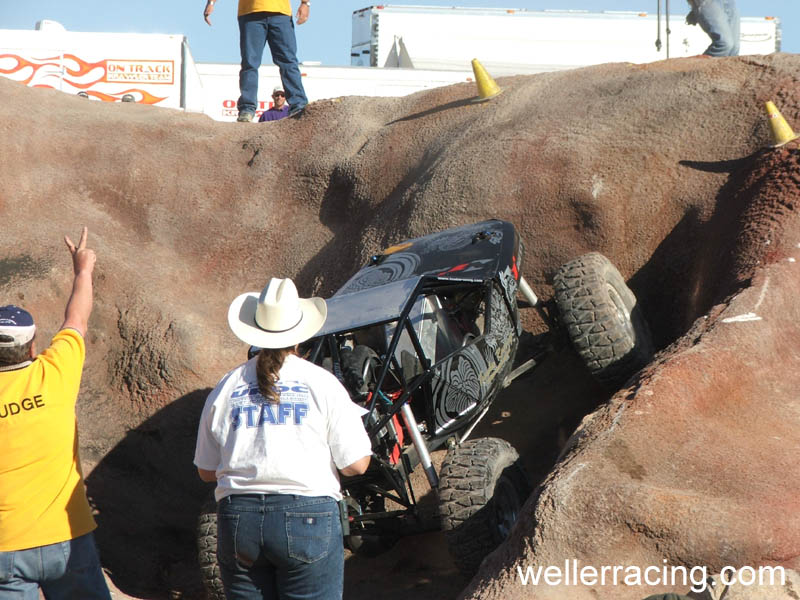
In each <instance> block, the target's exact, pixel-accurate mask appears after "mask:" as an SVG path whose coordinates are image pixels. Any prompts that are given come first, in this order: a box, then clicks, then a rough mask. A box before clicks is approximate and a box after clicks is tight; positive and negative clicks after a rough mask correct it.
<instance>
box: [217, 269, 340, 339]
mask: <svg viewBox="0 0 800 600" xmlns="http://www.w3.org/2000/svg"><path fill="white" fill-rule="evenodd" d="M327 316H328V306H327V305H326V304H325V300H323V299H322V298H307V299H306V298H298V296H297V288H296V287H295V285H294V282H293V281H292V280H291V279H276V278H274V277H273V278H272V279H270V280H269V283H268V284H267V286H266V287H265V288H264V289H263V291H262V292H261V293H260V294H259V293H258V292H248V293H246V294H242V295H241V296H239V297H237V298H236V299H235V300H234V301H233V302H231V306H230V308H229V309H228V325H230V327H231V330H232V331H233V333H234V334H235V335H236V337H238V338H239V339H240V340H242V341H243V342H245V343H247V344H250V345H251V346H258V347H259V348H288V347H290V346H294V345H295V344H299V343H300V342H304V341H306V340H307V339H308V338H310V337H312V336H313V335H314V334H315V333H317V332H318V331H319V330H320V328H322V325H323V323H325V318H326V317H327Z"/></svg>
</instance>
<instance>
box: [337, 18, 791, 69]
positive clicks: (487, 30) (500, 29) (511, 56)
mask: <svg viewBox="0 0 800 600" xmlns="http://www.w3.org/2000/svg"><path fill="white" fill-rule="evenodd" d="M687 9H688V6H687ZM666 30H667V19H666V16H665V15H658V14H650V13H645V12H629V11H613V12H612V11H605V12H588V11H579V10H526V9H515V8H459V7H434V6H395V5H389V4H382V5H376V6H368V7H366V8H362V9H360V10H357V11H355V12H354V13H353V29H352V32H353V33H352V46H351V53H350V56H351V60H350V64H352V65H360V66H372V67H398V66H399V67H408V68H420V69H463V68H465V67H468V66H469V64H470V61H471V60H472V59H473V58H477V59H479V60H480V61H481V64H483V66H484V67H486V69H487V71H489V73H491V74H492V75H493V76H498V75H513V74H520V73H540V72H545V71H555V70H560V69H571V68H575V67H582V66H587V65H594V64H601V63H607V62H633V63H645V62H651V61H656V60H662V59H665V58H675V57H681V56H693V55H696V54H702V53H703V51H704V50H705V49H706V48H707V47H708V45H709V43H710V40H709V38H708V36H707V35H706V34H705V33H704V32H703V30H702V29H701V28H700V27H698V26H690V25H687V24H686V23H685V13H682V14H672V15H670V19H669V30H670V32H671V33H670V35H669V36H667V33H666ZM659 38H660V40H661V44H660V48H658V47H657V45H656V40H657V39H659ZM779 50H780V21H779V20H778V19H777V18H773V17H743V18H742V20H741V54H769V53H771V52H776V51H779Z"/></svg>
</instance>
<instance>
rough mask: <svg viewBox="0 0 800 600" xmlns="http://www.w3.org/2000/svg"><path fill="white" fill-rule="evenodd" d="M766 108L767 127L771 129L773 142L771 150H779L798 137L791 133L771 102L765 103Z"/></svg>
mask: <svg viewBox="0 0 800 600" xmlns="http://www.w3.org/2000/svg"><path fill="white" fill-rule="evenodd" d="M766 108H767V117H769V126H770V128H771V129H772V140H773V141H774V142H775V143H774V144H772V148H780V147H781V146H783V145H784V144H787V143H789V142H791V141H792V140H796V139H797V138H798V137H800V136H798V135H796V134H795V132H794V131H792V128H791V127H789V124H788V123H787V122H786V119H784V118H783V115H782V114H781V113H780V112H778V109H777V108H776V107H775V105H774V104H773V103H772V102H767V104H766Z"/></svg>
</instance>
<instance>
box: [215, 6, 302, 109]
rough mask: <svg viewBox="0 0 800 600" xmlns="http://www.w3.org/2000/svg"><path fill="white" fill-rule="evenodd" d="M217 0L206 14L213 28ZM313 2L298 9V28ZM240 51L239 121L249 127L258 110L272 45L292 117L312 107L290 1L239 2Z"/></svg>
mask: <svg viewBox="0 0 800 600" xmlns="http://www.w3.org/2000/svg"><path fill="white" fill-rule="evenodd" d="M215 3H216V0H207V2H206V8H205V11H204V12H203V16H204V17H205V20H206V23H208V24H209V25H211V13H212V12H214V5H215ZM310 6H311V2H310V1H309V0H300V6H299V7H298V8H297V24H298V25H302V24H303V23H305V22H306V21H308V14H309V9H310ZM238 15H239V49H240V51H241V56H242V67H241V69H240V70H239V93H240V96H239V100H238V102H237V103H236V106H237V108H238V109H239V116H238V117H237V119H236V120H237V121H239V122H243V123H249V122H250V121H252V120H253V117H254V116H255V114H256V106H258V68H259V67H260V66H261V57H262V55H263V54H264V46H266V45H267V44H269V51H270V53H271V54H272V62H274V63H275V64H276V65H278V70H279V71H280V75H281V81H282V82H283V88H284V89H285V90H286V91H287V92H288V94H289V96H288V98H286V100H287V102H288V103H289V106H291V109H290V110H289V116H290V117H299V116H300V115H301V114H302V113H303V111H304V110H305V107H306V104H308V98H307V97H306V92H305V89H304V88H303V80H302V79H301V76H300V67H299V66H298V64H297V39H296V38H295V35H294V21H292V7H291V5H290V4H289V0H239V12H238Z"/></svg>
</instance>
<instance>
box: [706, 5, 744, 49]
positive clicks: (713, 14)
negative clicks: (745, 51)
mask: <svg viewBox="0 0 800 600" xmlns="http://www.w3.org/2000/svg"><path fill="white" fill-rule="evenodd" d="M695 13H696V15H697V22H698V23H699V25H700V27H702V28H703V31H705V32H706V33H707V34H708V37H710V38H711V45H710V46H709V47H708V48H706V51H705V52H704V54H708V55H709V56H738V55H739V11H738V9H737V8H736V1H735V0H705V2H702V3H701V4H700V6H698V7H697V9H696V10H695Z"/></svg>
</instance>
